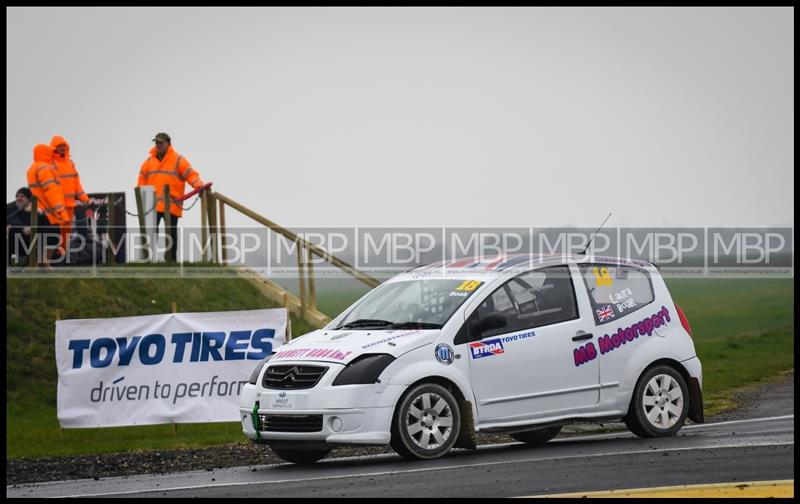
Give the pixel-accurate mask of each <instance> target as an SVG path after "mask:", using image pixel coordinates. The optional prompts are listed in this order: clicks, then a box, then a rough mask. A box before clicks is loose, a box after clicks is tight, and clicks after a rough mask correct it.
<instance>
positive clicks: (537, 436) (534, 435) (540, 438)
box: [510, 425, 561, 446]
mask: <svg viewBox="0 0 800 504" xmlns="http://www.w3.org/2000/svg"><path fill="white" fill-rule="evenodd" d="M559 432H561V425H556V426H553V427H543V428H541V429H533V430H529V431H525V432H515V433H513V434H510V436H511V437H512V438H514V439H516V440H517V441H522V442H523V443H528V444H530V445H534V446H541V445H543V444H545V443H546V442H548V441H550V440H551V439H553V438H554V437H556V436H557V435H558V433H559Z"/></svg>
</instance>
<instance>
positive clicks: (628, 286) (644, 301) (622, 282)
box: [579, 263, 655, 325]
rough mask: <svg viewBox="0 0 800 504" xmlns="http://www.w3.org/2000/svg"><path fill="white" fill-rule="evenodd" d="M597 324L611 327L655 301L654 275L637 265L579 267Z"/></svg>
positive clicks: (591, 265)
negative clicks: (612, 324) (620, 319)
mask: <svg viewBox="0 0 800 504" xmlns="http://www.w3.org/2000/svg"><path fill="white" fill-rule="evenodd" d="M579 268H580V270H581V276H582V277H583V283H584V284H585V285H586V290H587V291H588V292H589V300H590V301H591V302H592V313H593V314H594V320H595V322H596V323H597V324H598V325H600V324H607V323H609V322H613V321H615V320H616V319H618V318H620V317H624V316H626V315H628V314H629V313H633V312H635V311H636V310H638V309H640V308H642V307H644V306H647V305H648V304H650V303H652V302H653V299H654V297H655V296H654V294H653V282H652V280H651V279H650V274H649V273H648V272H647V271H645V270H643V269H641V268H636V267H633V266H623V265H619V264H602V263H589V264H581V265H580V266H579Z"/></svg>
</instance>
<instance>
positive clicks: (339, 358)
mask: <svg viewBox="0 0 800 504" xmlns="http://www.w3.org/2000/svg"><path fill="white" fill-rule="evenodd" d="M439 332H440V330H439V329H395V330H358V331H356V330H352V329H343V330H322V329H319V330H316V331H312V332H310V333H308V334H305V335H303V336H301V337H299V338H297V339H294V340H292V341H290V342H288V343H286V344H285V345H281V346H279V347H277V348H276V350H275V353H274V354H273V356H272V358H271V359H270V362H280V361H287V362H288V361H323V362H338V363H340V364H347V363H348V362H350V361H352V360H353V359H355V358H356V357H358V356H359V355H363V354H377V353H382V354H390V355H393V356H394V357H398V356H400V355H402V354H404V353H406V352H408V351H410V350H413V349H415V348H419V347H421V346H423V345H427V344H429V343H431V342H433V341H434V340H435V339H436V337H437V336H438V335H439Z"/></svg>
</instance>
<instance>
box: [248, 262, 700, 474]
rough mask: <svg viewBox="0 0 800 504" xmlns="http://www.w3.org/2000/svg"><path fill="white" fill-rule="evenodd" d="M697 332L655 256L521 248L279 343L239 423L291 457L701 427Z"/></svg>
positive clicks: (445, 268) (415, 454)
mask: <svg viewBox="0 0 800 504" xmlns="http://www.w3.org/2000/svg"><path fill="white" fill-rule="evenodd" d="M701 387H702V368H701V365H700V360H699V359H698V358H697V355H696V353H695V348H694V344H693V342H692V330H691V327H690V326H689V322H688V320H687V318H686V316H685V315H684V313H683V311H682V310H681V309H680V308H679V307H678V305H676V304H675V303H674V302H673V300H672V298H671V297H670V293H669V291H668V290H667V286H666V285H665V283H664V280H663V279H662V277H661V275H660V274H659V272H658V269H657V268H656V267H655V266H654V265H653V264H651V263H648V262H643V261H638V260H628V259H620V258H614V257H593V256H539V255H517V256H500V257H494V258H482V259H480V260H477V261H476V260H474V259H464V260H457V261H451V262H446V263H444V262H443V263H438V264H432V265H428V266H422V267H419V268H415V269H412V270H410V271H407V272H405V273H402V274H399V275H397V276H395V277H393V278H391V279H389V280H387V281H386V282H384V283H383V284H381V285H380V286H378V287H377V288H375V289H374V290H372V291H371V292H369V293H367V294H366V295H365V296H363V297H362V298H361V299H360V300H358V301H357V302H356V303H354V304H353V305H352V306H351V307H350V308H348V309H347V310H346V311H344V312H343V313H342V314H341V315H339V316H338V317H337V318H336V319H334V320H333V321H331V322H330V323H329V324H328V325H327V326H325V327H324V328H322V329H319V330H316V331H313V332H310V333H308V334H305V335H303V336H301V337H298V338H296V339H294V340H292V341H290V342H288V343H286V344H285V345H283V346H280V347H277V348H276V350H275V351H274V352H273V353H272V354H271V355H270V356H269V357H268V358H267V359H265V360H264V361H262V362H261V363H259V365H258V367H257V368H256V369H255V370H254V371H253V373H252V376H251V377H250V381H249V384H247V385H245V386H244V388H243V392H242V396H241V408H240V413H241V415H240V416H241V419H242V428H243V432H244V434H245V435H246V436H247V437H248V438H250V439H252V440H254V441H255V442H257V443H265V444H267V445H269V446H270V447H271V448H272V450H273V451H274V452H275V453H276V454H278V455H279V456H280V457H281V458H283V459H284V460H287V461H290V462H295V463H312V462H315V461H317V460H319V459H321V458H323V457H325V456H326V455H327V454H328V453H329V452H330V450H331V448H332V447H333V446H336V445H345V444H363V445H381V444H387V443H388V444H390V445H391V446H392V447H393V448H394V450H395V451H397V452H398V453H399V454H400V455H403V456H404V457H407V458H417V459H431V458H436V457H440V456H442V455H444V454H445V453H447V451H448V450H450V449H451V448H453V447H463V448H474V447H475V445H476V444H475V438H476V433H484V432H505V433H508V434H510V435H511V437H513V438H514V439H517V440H519V441H523V442H526V443H531V444H535V445H539V444H543V443H546V442H547V441H549V440H550V439H552V438H553V437H555V436H556V435H557V434H558V433H559V431H560V430H561V428H562V426H563V425H564V424H567V423H573V422H581V421H588V422H597V421H617V420H623V421H624V422H625V423H626V424H627V426H628V427H629V428H630V430H631V431H633V432H634V433H635V434H637V435H638V436H641V437H654V436H670V435H673V434H675V432H677V431H678V430H679V429H680V428H681V426H682V425H683V424H684V421H685V419H686V418H687V417H688V418H690V419H692V420H693V421H695V422H703V400H702V388H701Z"/></svg>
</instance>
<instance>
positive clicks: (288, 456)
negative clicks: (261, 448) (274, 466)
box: [270, 446, 331, 465]
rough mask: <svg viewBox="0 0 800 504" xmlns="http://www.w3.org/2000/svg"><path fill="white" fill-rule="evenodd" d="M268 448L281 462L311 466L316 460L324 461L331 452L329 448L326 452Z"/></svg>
mask: <svg viewBox="0 0 800 504" xmlns="http://www.w3.org/2000/svg"><path fill="white" fill-rule="evenodd" d="M270 448H271V449H272V451H273V452H274V453H275V455H277V456H279V457H280V458H282V459H283V460H285V461H287V462H293V463H295V464H300V465H306V464H313V463H314V462H316V461H317V460H321V459H324V458H325V457H326V456H327V455H328V454H329V453H330V452H331V449H330V448H328V449H327V450H299V449H295V448H276V447H274V446H271V447H270Z"/></svg>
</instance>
